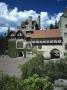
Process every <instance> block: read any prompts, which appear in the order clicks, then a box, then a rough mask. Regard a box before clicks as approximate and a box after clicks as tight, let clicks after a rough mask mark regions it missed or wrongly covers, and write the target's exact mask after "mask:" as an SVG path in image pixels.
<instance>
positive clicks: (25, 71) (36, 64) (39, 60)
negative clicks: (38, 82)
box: [20, 55, 44, 78]
mask: <svg viewBox="0 0 67 90" xmlns="http://www.w3.org/2000/svg"><path fill="white" fill-rule="evenodd" d="M20 68H21V72H22V78H28V76H32V75H33V74H39V75H40V76H42V74H43V69H44V61H43V56H42V55H37V56H36V57H33V58H32V59H31V60H29V61H28V62H26V63H25V64H24V65H20Z"/></svg>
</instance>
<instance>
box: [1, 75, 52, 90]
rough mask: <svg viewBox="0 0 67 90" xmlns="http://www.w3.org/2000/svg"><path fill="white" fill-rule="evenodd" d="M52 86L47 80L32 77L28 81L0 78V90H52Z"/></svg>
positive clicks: (7, 77)
mask: <svg viewBox="0 0 67 90" xmlns="http://www.w3.org/2000/svg"><path fill="white" fill-rule="evenodd" d="M52 89H53V86H52V84H51V83H50V82H49V81H48V79H47V78H43V77H39V76H38V75H33V76H32V77H28V79H24V80H22V79H19V80H18V79H17V78H16V77H9V76H8V75H3V76H2V77H0V90H52Z"/></svg>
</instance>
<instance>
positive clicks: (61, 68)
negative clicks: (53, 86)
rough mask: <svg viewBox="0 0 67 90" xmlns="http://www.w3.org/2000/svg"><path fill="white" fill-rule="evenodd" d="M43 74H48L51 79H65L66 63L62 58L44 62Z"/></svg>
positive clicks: (66, 76) (66, 72) (66, 74)
mask: <svg viewBox="0 0 67 90" xmlns="http://www.w3.org/2000/svg"><path fill="white" fill-rule="evenodd" d="M44 75H45V76H48V77H49V78H50V80H51V81H54V80H56V79H59V78H62V79H67V63H66V62H65V61H64V60H63V61H62V60H60V61H56V62H53V61H50V62H49V63H46V64H45V65H44Z"/></svg>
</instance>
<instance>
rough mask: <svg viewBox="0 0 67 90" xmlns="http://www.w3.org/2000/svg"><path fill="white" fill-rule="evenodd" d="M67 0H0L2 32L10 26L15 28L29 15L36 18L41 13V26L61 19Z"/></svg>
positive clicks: (0, 29) (0, 27) (0, 28)
mask: <svg viewBox="0 0 67 90" xmlns="http://www.w3.org/2000/svg"><path fill="white" fill-rule="evenodd" d="M65 7H67V0H37V1H36V0H0V32H5V31H6V30H7V27H8V26H10V27H11V28H12V29H15V28H16V26H17V25H20V23H21V22H22V21H24V20H25V19H27V18H28V16H29V15H31V16H32V17H33V19H34V20H36V19H37V16H38V14H39V13H40V15H41V27H42V28H45V27H47V26H49V25H50V24H51V23H52V24H54V23H55V20H57V21H59V18H60V16H61V15H62V13H63V10H64V9H65Z"/></svg>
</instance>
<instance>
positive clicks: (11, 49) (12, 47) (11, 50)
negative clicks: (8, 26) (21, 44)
mask: <svg viewBox="0 0 67 90" xmlns="http://www.w3.org/2000/svg"><path fill="white" fill-rule="evenodd" d="M8 54H9V56H10V57H16V41H8Z"/></svg>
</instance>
